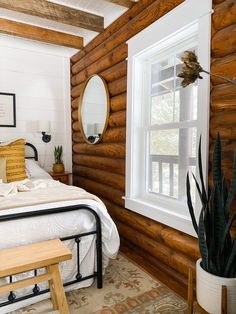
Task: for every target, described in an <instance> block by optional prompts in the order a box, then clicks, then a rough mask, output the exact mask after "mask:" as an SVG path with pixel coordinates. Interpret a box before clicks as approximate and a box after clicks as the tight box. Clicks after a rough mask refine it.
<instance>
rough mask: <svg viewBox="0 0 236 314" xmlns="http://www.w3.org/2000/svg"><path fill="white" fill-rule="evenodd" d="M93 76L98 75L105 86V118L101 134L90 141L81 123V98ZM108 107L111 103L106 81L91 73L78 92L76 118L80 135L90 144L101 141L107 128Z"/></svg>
mask: <svg viewBox="0 0 236 314" xmlns="http://www.w3.org/2000/svg"><path fill="white" fill-rule="evenodd" d="M95 76H98V77H99V78H100V79H101V80H102V82H103V85H104V88H105V91H106V100H107V114H106V120H105V125H104V128H103V132H102V133H101V136H100V137H99V139H98V140H97V141H96V142H94V143H91V142H90V141H89V140H88V139H87V137H86V135H85V132H84V128H83V123H82V103H83V98H84V93H85V90H86V87H87V85H88V83H89V81H90V80H91V78H93V77H95ZM110 107H111V104H110V95H109V90H108V86H107V83H106V81H105V80H104V78H103V77H101V76H100V75H98V74H93V75H90V76H89V77H88V78H87V80H86V81H85V83H84V85H83V87H82V91H81V94H80V97H79V107H78V120H79V128H80V132H81V134H82V137H83V139H84V140H85V142H86V143H88V144H90V145H94V144H98V143H99V142H101V140H102V138H103V135H104V133H105V132H106V129H107V125H108V120H109V116H110Z"/></svg>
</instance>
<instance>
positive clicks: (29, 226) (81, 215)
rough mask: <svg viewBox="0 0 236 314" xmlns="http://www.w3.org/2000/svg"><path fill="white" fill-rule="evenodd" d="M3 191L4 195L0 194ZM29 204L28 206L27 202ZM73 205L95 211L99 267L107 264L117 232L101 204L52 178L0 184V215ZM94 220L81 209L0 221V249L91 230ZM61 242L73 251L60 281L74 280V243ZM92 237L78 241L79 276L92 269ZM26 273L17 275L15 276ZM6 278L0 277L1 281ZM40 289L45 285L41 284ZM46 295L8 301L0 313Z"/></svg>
mask: <svg viewBox="0 0 236 314" xmlns="http://www.w3.org/2000/svg"><path fill="white" fill-rule="evenodd" d="M3 190H4V191H5V192H4V193H5V196H1V195H3ZM29 204H31V205H29ZM76 204H86V205H90V206H92V208H93V209H94V210H95V211H96V212H97V213H98V215H99V217H100V220H101V224H102V245H103V246H102V250H103V267H104V268H105V267H106V266H107V265H108V261H109V258H115V257H116V254H117V252H118V249H119V244H120V242H119V235H118V232H117V229H116V226H115V224H114V222H113V221H112V219H111V218H110V216H109V214H108V213H107V210H106V208H105V206H104V205H103V203H102V202H101V201H100V200H99V199H98V198H97V197H96V196H93V195H91V194H89V193H87V192H85V191H84V190H83V189H79V188H77V187H73V186H67V185H64V184H62V183H59V182H57V181H54V180H43V179H41V180H35V181H30V180H25V181H24V182H23V181H22V182H18V183H15V184H10V186H8V192H7V184H5V185H4V186H3V185H2V184H0V216H1V215H7V214H13V213H19V212H25V211H27V212H28V211H35V210H43V209H48V208H56V207H62V206H70V205H76ZM94 226H95V221H94V218H93V216H92V215H91V214H88V212H86V211H84V210H80V211H71V212H65V213H60V214H52V215H46V216H41V217H34V218H27V219H21V220H15V221H6V222H0V248H7V247H15V246H18V245H24V244H27V243H34V242H39V241H43V240H48V239H54V238H62V237H66V236H70V235H74V234H78V233H83V232H87V231H90V230H94ZM65 244H66V245H67V246H68V247H69V248H70V250H71V251H72V253H73V258H72V260H70V261H67V262H64V263H62V264H61V270H62V279H63V281H67V282H68V281H70V280H74V279H75V276H76V274H77V258H76V249H77V246H76V244H75V241H74V240H69V241H65ZM95 261H96V256H95V237H94V236H93V235H90V236H87V237H82V238H81V242H80V272H81V274H82V275H83V276H88V275H90V274H92V273H93V272H94V270H95V269H96V262H95ZM29 275H30V274H28V273H27V274H22V275H18V276H16V277H15V278H16V279H19V278H22V277H25V276H29ZM6 280H8V279H2V283H3V282H6ZM92 282H93V280H92V279H89V280H86V281H82V282H80V283H77V284H74V285H73V286H69V287H68V288H67V290H71V289H77V288H80V287H85V286H89V285H91V284H92ZM40 287H41V288H42V289H43V288H45V287H46V284H41V285H40ZM32 288H33V287H30V289H21V290H18V291H17V292H15V293H16V295H17V296H20V295H22V294H25V293H27V292H29V291H30V292H31V291H32ZM47 297H48V294H47V295H45V294H44V295H41V296H39V297H34V298H31V299H29V300H25V301H22V302H18V303H15V304H12V305H10V306H8V307H4V308H0V313H8V312H9V311H12V310H13V309H17V308H19V307H23V306H26V305H29V304H32V303H34V302H38V301H39V300H42V299H43V298H47ZM4 300H6V296H3V297H1V298H0V302H2V301H4Z"/></svg>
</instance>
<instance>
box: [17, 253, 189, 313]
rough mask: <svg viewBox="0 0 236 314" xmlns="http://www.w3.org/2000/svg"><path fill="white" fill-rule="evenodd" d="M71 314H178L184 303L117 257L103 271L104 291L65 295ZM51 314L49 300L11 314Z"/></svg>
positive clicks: (90, 290)
mask: <svg viewBox="0 0 236 314" xmlns="http://www.w3.org/2000/svg"><path fill="white" fill-rule="evenodd" d="M67 301H68V304H69V310H70V314H77V313H79V314H121V313H122V314H154V313H155V314H158V313H163V314H177V313H184V312H185V311H186V309H187V304H186V302H185V300H184V299H182V298H181V297H179V296H177V295H176V294H175V293H174V292H173V291H171V290H170V289H169V288H167V287H166V286H165V285H163V284H162V283H160V282H159V281H157V280H155V279H154V278H152V277H151V276H150V275H148V274H147V273H146V272H145V271H143V270H142V269H141V268H139V267H138V266H137V265H135V264H134V263H132V262H131V261H130V260H128V259H127V258H125V257H124V256H123V255H121V254H119V255H118V257H117V259H116V260H111V262H110V265H109V266H108V268H107V269H106V274H105V278H104V288H103V289H97V288H96V284H95V283H94V284H93V285H92V286H91V287H89V288H85V289H80V290H75V291H72V292H69V293H67ZM13 313H14V314H35V313H37V314H52V313H53V314H54V313H57V311H53V310H52V306H51V302H50V301H49V300H46V301H42V302H39V303H36V304H34V305H31V306H28V307H26V308H24V309H21V310H18V311H14V312H12V314H13Z"/></svg>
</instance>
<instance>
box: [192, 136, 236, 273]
mask: <svg viewBox="0 0 236 314" xmlns="http://www.w3.org/2000/svg"><path fill="white" fill-rule="evenodd" d="M198 168H199V177H200V179H199V182H198V181H197V180H196V177H195V176H194V175H193V178H194V181H195V184H196V188H197V191H198V194H199V197H200V200H201V206H202V209H201V212H200V216H199V222H198V224H197V221H196V217H195V214H194V209H193V202H192V199H191V193H190V188H191V187H190V178H189V173H188V174H187V179H186V188H187V203H188V208H189V212H190V215H191V219H192V223H193V227H194V229H195V231H196V233H197V235H198V242H199V249H200V254H201V258H202V263H201V266H202V268H203V269H204V270H205V271H207V272H209V273H211V274H214V275H216V276H220V277H226V278H235V277H236V235H234V236H233V234H232V230H231V229H232V228H231V227H232V224H233V221H234V220H235V218H236V211H234V212H231V211H230V208H231V204H232V201H233V198H234V194H235V191H236V151H235V154H234V162H233V171H232V180H231V183H230V184H229V187H228V186H227V184H226V180H225V176H224V173H223V171H222V166H221V140H220V136H219V135H218V137H217V139H216V142H215V147H214V153H213V162H212V169H213V186H212V189H211V191H210V193H209V194H207V191H206V188H205V184H204V180H203V170H202V158H201V138H200V142H199V148H198Z"/></svg>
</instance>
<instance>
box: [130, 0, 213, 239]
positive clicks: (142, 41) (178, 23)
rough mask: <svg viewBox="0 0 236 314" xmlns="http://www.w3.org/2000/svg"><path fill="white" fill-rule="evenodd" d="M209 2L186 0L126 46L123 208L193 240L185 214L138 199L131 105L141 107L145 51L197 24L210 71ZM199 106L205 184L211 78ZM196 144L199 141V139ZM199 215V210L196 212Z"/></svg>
mask: <svg viewBox="0 0 236 314" xmlns="http://www.w3.org/2000/svg"><path fill="white" fill-rule="evenodd" d="M211 13H212V1H211V0H198V1H197V3H196V0H186V1H185V2H183V3H182V4H181V5H179V6H177V7H176V8H175V9H173V10H172V11H171V12H169V13H168V14H167V15H165V16H163V17H162V18H160V19H159V20H158V21H156V22H154V23H153V24H151V25H150V26H149V27H147V28H146V29H144V30H143V31H142V32H140V33H138V34H137V35H136V36H134V37H133V38H131V39H130V40H129V41H128V42H127V43H128V82H127V123H126V195H125V207H126V208H128V209H130V210H132V211H135V212H137V213H139V214H141V215H144V216H147V217H149V218H151V219H154V220H156V221H159V222H161V223H163V224H166V225H169V226H171V227H173V228H176V229H178V230H181V231H183V232H185V233H188V234H190V235H193V236H196V233H195V231H194V229H193V227H192V222H191V218H190V215H189V213H188V212H185V213H184V212H181V213H179V212H177V211H174V210H172V209H170V210H167V209H166V208H162V207H160V206H158V205H157V204H154V203H153V204H150V202H146V201H145V200H144V199H143V198H142V199H138V198H137V195H135V194H136V192H135V191H137V190H138V189H139V187H138V185H140V180H139V175H138V174H136V175H135V177H134V169H138V168H139V169H140V167H145V160H144V159H143V157H144V156H142V155H144V154H140V153H139V148H138V145H137V142H139V141H140V138H141V136H143V135H142V132H141V127H138V126H141V116H142V113H141V110H134V105H135V107H136V108H137V106H141V103H142V97H143V93H142V78H141V77H140V75H141V76H142V70H141V69H142V62H141V58H142V56H145V51H148V53H150V51H151V50H152V49H153V51H155V50H156V47H157V46H158V47H160V46H161V44H162V41H166V40H167V39H169V38H171V37H173V35H177V34H178V33H181V32H183V30H185V29H186V30H187V29H188V28H190V26H192V25H193V24H196V23H198V29H199V35H198V58H199V61H200V63H201V65H202V67H203V68H204V69H205V70H209V69H210V42H211V31H210V30H211ZM198 86H199V88H198V102H199V106H200V112H202V113H204V114H203V115H202V118H201V125H200V133H201V135H202V159H203V170H204V174H205V182H207V173H208V138H209V100H210V99H209V90H210V78H209V76H208V75H205V76H204V79H203V80H199V84H198ZM198 140H199V138H198ZM197 211H198V212H197V215H199V212H200V209H199V208H198V209H197Z"/></svg>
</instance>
